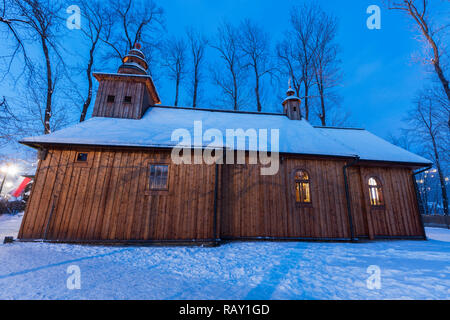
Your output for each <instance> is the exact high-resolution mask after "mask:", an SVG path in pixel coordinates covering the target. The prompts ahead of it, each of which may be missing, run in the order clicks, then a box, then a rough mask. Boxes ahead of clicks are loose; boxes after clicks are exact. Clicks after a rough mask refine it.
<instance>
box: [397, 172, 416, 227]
mask: <svg viewBox="0 0 450 320" xmlns="http://www.w3.org/2000/svg"><path fill="white" fill-rule="evenodd" d="M396 183H397V188H398V190H399V193H400V204H401V206H402V214H401V218H402V220H403V225H404V229H403V230H402V231H403V232H402V234H403V235H414V234H415V232H414V231H415V226H414V216H413V214H412V207H411V206H410V204H411V203H410V201H409V199H408V191H407V188H408V187H407V180H406V179H405V170H404V169H401V170H398V173H397V179H396Z"/></svg>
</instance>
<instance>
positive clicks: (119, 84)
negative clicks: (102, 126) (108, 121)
mask: <svg viewBox="0 0 450 320" xmlns="http://www.w3.org/2000/svg"><path fill="white" fill-rule="evenodd" d="M108 95H114V102H108V101H107V99H108ZM125 96H130V97H131V103H125V102H124V98H125ZM152 102H153V101H151V98H150V97H149V94H148V91H147V89H146V86H145V83H142V82H136V81H132V79H130V80H129V81H116V80H103V81H101V82H100V84H99V89H98V93H97V96H96V100H95V104H94V110H93V113H92V116H93V117H109V118H125V119H140V118H141V117H142V115H143V114H144V113H145V111H146V110H147V108H148V105H149V103H152Z"/></svg>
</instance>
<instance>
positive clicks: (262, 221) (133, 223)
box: [19, 149, 423, 241]
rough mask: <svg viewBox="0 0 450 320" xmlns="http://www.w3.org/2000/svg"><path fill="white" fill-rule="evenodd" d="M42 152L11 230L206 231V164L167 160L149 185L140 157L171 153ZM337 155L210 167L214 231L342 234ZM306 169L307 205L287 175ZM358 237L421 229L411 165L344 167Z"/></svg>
mask: <svg viewBox="0 0 450 320" xmlns="http://www.w3.org/2000/svg"><path fill="white" fill-rule="evenodd" d="M85 151H87V152H89V161H88V163H87V164H86V165H80V164H78V163H74V160H75V157H76V151H75V150H70V149H66V150H59V149H54V150H50V152H49V154H48V156H47V158H46V160H43V161H41V162H40V164H39V167H38V171H37V175H36V181H35V183H34V186H33V190H32V194H31V197H30V200H29V203H28V207H27V210H26V214H25V216H24V219H23V222H22V227H21V230H20V233H19V237H20V238H22V239H42V238H44V237H46V239H49V240H66V241H69V240H70V241H76V240H192V239H198V240H209V239H213V237H214V234H213V230H214V226H213V221H214V220H213V219H214V187H215V166H214V165H212V166H208V165H180V166H176V165H173V164H171V165H170V169H169V170H170V171H169V191H168V192H154V191H153V192H150V191H149V190H148V179H149V170H148V168H149V164H150V163H170V158H169V157H170V153H169V152H164V151H136V150H131V151H130V150H128V151H125V150H122V151H120V150H104V149H94V150H85ZM345 163H346V162H345V161H344V160H323V159H302V158H285V159H284V161H282V163H281V165H280V170H279V173H278V174H277V175H274V176H262V175H260V166H259V165H223V166H220V170H219V176H218V179H219V199H218V220H217V232H218V236H219V237H221V238H223V239H230V238H254V237H270V238H313V239H348V238H350V227H349V220H348V214H347V202H346V197H345V186H344V177H343V172H342V167H343V166H344V165H345ZM298 169H303V170H306V171H308V173H309V175H310V179H311V194H312V206H310V207H297V206H296V204H295V194H294V191H295V185H294V173H295V171H296V170H298ZM348 174H349V189H350V194H351V208H352V216H353V222H354V230H355V235H356V236H357V237H369V238H371V239H373V238H376V237H383V236H423V230H422V228H421V223H420V217H419V211H418V208H417V202H416V196H415V193H414V187H413V183H412V179H411V171H410V169H408V168H401V167H390V168H389V167H369V166H362V167H352V168H349V170H348ZM371 176H376V177H377V178H378V179H379V180H380V181H382V184H383V193H384V197H385V202H386V206H385V208H384V209H373V208H372V207H370V202H369V198H368V197H369V191H368V187H367V181H368V179H369V177H371Z"/></svg>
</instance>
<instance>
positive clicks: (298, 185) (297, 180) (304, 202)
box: [294, 169, 312, 207]
mask: <svg viewBox="0 0 450 320" xmlns="http://www.w3.org/2000/svg"><path fill="white" fill-rule="evenodd" d="M294 186H295V190H294V192H295V193H294V196H295V204H296V205H297V206H300V207H302V206H311V205H312V197H311V178H310V174H309V172H308V171H306V170H304V169H296V170H295V172H294Z"/></svg>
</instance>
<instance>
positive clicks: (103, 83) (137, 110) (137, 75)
mask: <svg viewBox="0 0 450 320" xmlns="http://www.w3.org/2000/svg"><path fill="white" fill-rule="evenodd" d="M140 49H141V46H140V45H139V44H136V45H135V46H134V48H133V49H131V50H130V51H129V52H128V54H127V55H126V56H125V57H124V58H123V59H122V64H121V66H120V67H119V70H118V71H117V73H101V72H96V73H94V74H93V75H94V77H95V78H96V79H97V80H98V81H99V87H98V91H97V97H96V99H95V104H94V111H93V112H92V116H93V117H108V118H124V119H141V118H142V117H143V116H144V114H145V112H146V111H147V109H148V108H149V107H150V106H152V105H155V104H159V103H161V100H160V98H159V95H158V92H157V91H156V87H155V84H154V83H153V79H152V77H151V76H150V75H149V74H148V73H147V70H148V63H147V61H146V60H145V55H144V54H143V53H142V51H141V50H140Z"/></svg>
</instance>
